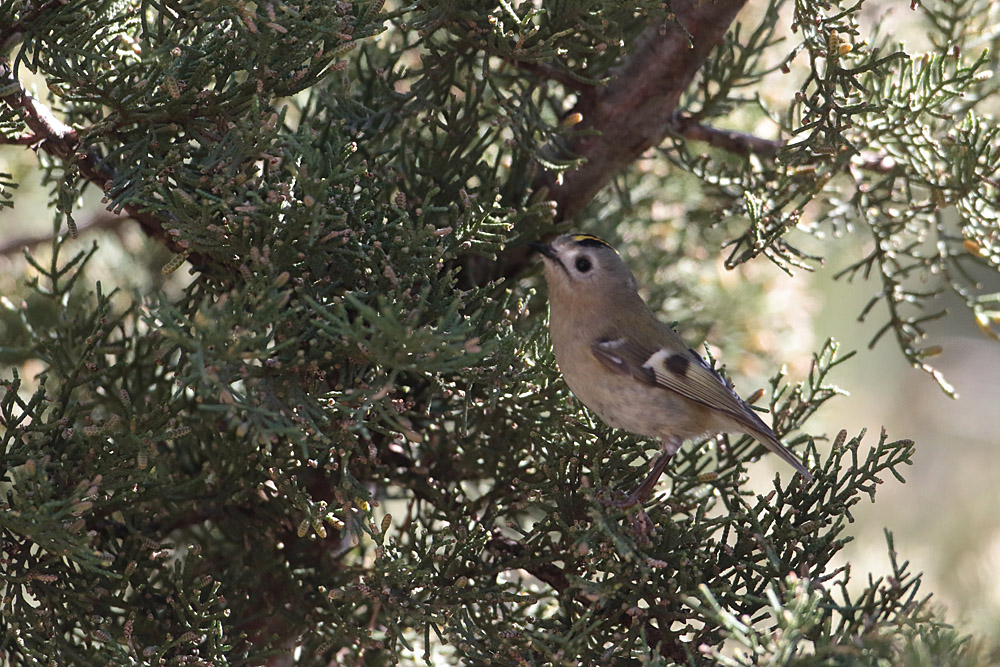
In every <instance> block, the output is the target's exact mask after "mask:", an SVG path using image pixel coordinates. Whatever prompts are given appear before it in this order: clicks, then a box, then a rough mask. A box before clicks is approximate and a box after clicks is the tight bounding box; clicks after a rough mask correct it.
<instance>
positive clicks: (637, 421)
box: [531, 234, 813, 507]
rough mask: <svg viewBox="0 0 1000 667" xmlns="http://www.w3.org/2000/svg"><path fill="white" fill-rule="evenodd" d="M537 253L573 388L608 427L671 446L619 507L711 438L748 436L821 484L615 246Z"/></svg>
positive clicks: (555, 341) (580, 242) (596, 243)
mask: <svg viewBox="0 0 1000 667" xmlns="http://www.w3.org/2000/svg"><path fill="white" fill-rule="evenodd" d="M531 247H532V249H533V250H536V251H537V252H538V253H539V254H541V256H542V259H543V261H544V265H545V280H546V282H547V283H548V287H549V331H550V333H551V336H552V347H553V350H554V351H555V355H556V363H557V364H558V365H559V370H560V371H562V374H563V377H564V378H565V379H566V384H567V385H569V388H570V389H571V390H572V391H573V393H574V394H575V395H576V397H577V398H579V399H580V401H582V402H583V404H584V405H586V406H587V407H589V408H590V409H591V410H593V411H594V412H596V413H597V414H598V416H600V418H601V419H603V420H604V421H605V422H606V423H607V424H608V425H609V426H612V427H614V428H622V429H625V430H626V431H631V432H633V433H637V434H639V435H645V436H649V437H655V438H660V440H661V442H662V443H663V451H662V454H661V455H660V457H659V458H658V459H657V460H656V462H655V463H654V464H653V467H652V470H650V473H649V475H648V476H647V477H646V479H645V480H644V481H643V482H642V484H641V485H640V486H639V487H638V488H637V489H636V490H635V491H634V492H633V493H632V494H631V495H629V496H628V497H627V498H625V499H624V500H623V501H620V502H615V503H612V504H614V505H616V506H620V507H628V506H631V505H634V504H636V503H642V502H645V501H646V500H648V499H649V497H650V495H652V492H653V488H654V487H655V486H656V482H657V480H659V478H660V475H661V474H663V471H664V469H665V468H666V467H667V463H668V462H669V461H670V458H671V457H672V456H673V455H674V454H675V453H676V452H677V450H678V449H679V448H680V446H681V444H682V443H683V442H684V441H685V440H687V439H689V438H694V437H697V436H700V435H705V434H707V433H747V434H749V435H751V436H753V437H754V438H756V439H757V440H758V441H760V442H761V443H763V445H764V446H765V447H767V448H768V449H769V450H771V451H772V452H774V453H775V454H777V455H778V456H780V457H781V458H782V459H784V460H785V461H787V462H788V463H789V464H791V466H792V467H794V468H795V470H796V471H797V472H798V473H799V474H801V475H802V476H803V477H805V478H806V479H807V480H812V478H813V476H812V474H810V472H809V471H808V470H807V469H806V467H805V466H804V465H802V463H801V462H800V461H799V460H798V458H796V456H795V455H794V454H793V453H792V452H790V451H789V450H788V449H787V448H786V447H785V446H784V445H782V444H781V443H780V442H779V441H778V438H777V436H775V434H774V431H772V430H771V429H770V428H769V427H768V426H767V425H766V424H765V423H764V422H763V421H761V420H760V418H759V417H758V416H757V414H756V413H755V412H754V411H753V410H752V409H751V408H750V406H749V405H747V403H746V402H745V401H744V400H743V399H742V398H740V397H739V396H737V395H736V393H735V392H734V391H733V390H732V389H730V387H729V385H727V384H726V382H725V381H724V380H723V379H722V377H720V376H719V374H718V373H716V372H715V371H714V370H712V368H711V367H710V366H709V365H708V364H707V363H706V362H705V360H704V359H702V358H701V357H700V356H699V355H698V353H697V352H695V351H694V350H692V349H691V348H689V347H688V346H687V345H686V344H685V343H684V341H683V340H682V339H681V337H680V336H678V335H677V333H676V332H675V331H674V330H673V329H671V328H670V327H668V326H667V325H665V324H663V323H662V322H660V321H659V320H658V319H657V318H656V315H654V314H653V311H651V310H650V309H649V306H647V305H646V302H645V301H643V300H642V297H641V296H639V293H638V291H637V290H638V284H637V282H636V279H635V276H633V275H632V272H631V271H629V269H628V267H627V266H626V265H625V262H624V261H622V258H621V257H620V256H619V255H618V252H617V251H616V250H615V249H614V248H613V247H611V246H610V245H609V244H608V243H607V242H606V241H604V240H602V239H599V238H597V237H596V236H590V235H588V234H564V235H563V236H560V237H558V238H556V239H555V240H554V241H552V243H551V244H546V243H532V244H531Z"/></svg>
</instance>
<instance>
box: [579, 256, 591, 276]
mask: <svg viewBox="0 0 1000 667" xmlns="http://www.w3.org/2000/svg"><path fill="white" fill-rule="evenodd" d="M591 266H593V265H592V264H591V263H590V260H589V259H587V258H586V257H577V258H576V270H577V271H579V272H580V273H586V272H587V271H590V267H591Z"/></svg>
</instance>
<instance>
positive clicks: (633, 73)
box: [544, 0, 746, 220]
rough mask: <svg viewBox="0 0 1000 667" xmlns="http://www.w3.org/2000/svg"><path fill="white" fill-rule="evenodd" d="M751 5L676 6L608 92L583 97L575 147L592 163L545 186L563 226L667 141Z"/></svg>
mask: <svg viewBox="0 0 1000 667" xmlns="http://www.w3.org/2000/svg"><path fill="white" fill-rule="evenodd" d="M745 2H746V0H704V1H699V0H677V1H676V2H673V3H671V9H672V10H673V11H674V14H675V16H676V20H675V21H671V22H668V23H663V24H660V25H653V26H650V27H649V28H647V29H646V30H645V31H644V32H643V33H642V35H640V36H639V38H638V39H637V40H636V44H635V47H634V49H633V51H632V54H631V56H629V58H628V59H627V60H626V61H625V62H624V63H623V64H622V65H621V66H619V67H617V68H615V69H614V70H613V71H612V72H611V74H612V81H611V83H609V84H608V85H607V86H602V87H599V88H594V89H592V93H591V94H584V95H582V96H581V98H580V101H579V103H578V104H577V105H576V108H575V109H574V111H575V112H578V113H580V114H581V115H582V116H583V122H582V124H581V127H580V129H582V130H596V133H586V134H584V135H582V136H580V138H579V139H578V140H577V141H576V143H575V145H573V146H571V150H572V151H573V152H574V153H575V154H576V155H578V156H580V157H582V158H585V159H586V163H585V164H583V165H582V166H581V167H580V168H579V169H577V170H575V171H571V172H567V173H565V174H563V175H562V178H561V179H558V178H556V176H555V175H554V174H547V175H546V177H545V181H546V182H545V183H544V184H545V185H547V186H548V188H549V193H550V196H551V198H552V199H553V200H554V201H555V202H556V204H557V206H558V213H557V216H558V218H559V219H561V220H572V219H573V217H574V216H576V214H578V213H579V212H580V211H582V210H583V208H584V207H585V206H586V205H587V204H588V203H589V202H590V201H591V199H593V198H594V195H596V194H597V192H598V191H600V189H601V188H603V187H604V186H605V185H606V184H607V183H608V181H610V180H611V178H613V177H614V176H615V175H616V174H618V173H619V172H620V171H621V170H623V169H624V168H625V167H627V166H628V165H630V164H632V163H633V162H634V161H635V160H636V159H638V158H639V156H641V155H642V154H643V153H644V152H645V151H647V150H648V149H650V148H652V147H653V146H656V145H658V144H659V143H660V142H662V141H663V139H664V137H666V135H667V133H668V132H669V128H670V121H671V119H672V118H673V116H674V111H675V110H676V108H677V104H678V102H679V101H680V98H681V95H682V94H683V93H684V91H685V90H687V89H688V87H689V86H690V85H691V82H692V81H693V80H694V77H695V76H696V75H697V73H698V71H699V70H700V69H701V67H702V65H704V64H705V60H706V59H707V58H708V55H709V53H711V51H712V49H714V48H715V46H716V45H717V44H718V43H719V42H721V41H722V38H723V37H724V36H725V34H726V30H728V29H729V24H730V23H732V21H733V19H735V18H736V14H737V13H739V11H740V9H742V8H743V5H744V3H745Z"/></svg>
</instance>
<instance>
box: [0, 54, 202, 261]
mask: <svg viewBox="0 0 1000 667" xmlns="http://www.w3.org/2000/svg"><path fill="white" fill-rule="evenodd" d="M0 89H2V90H5V91H8V92H7V93H6V94H4V95H0V102H3V103H4V104H5V105H7V106H9V107H10V108H11V109H15V110H20V111H21V114H20V115H21V118H22V119H23V120H24V124H25V125H27V127H28V129H29V130H31V132H32V135H29V136H27V137H24V136H22V137H17V138H16V139H15V141H14V143H19V144H31V145H33V146H35V147H36V149H41V150H43V151H45V152H46V153H48V154H49V155H52V156H55V157H57V158H59V159H61V160H64V161H67V162H75V163H76V165H77V167H78V168H79V169H80V174H81V175H82V176H83V177H84V178H86V179H87V180H88V181H90V182H91V183H94V184H95V185H97V186H98V187H99V188H101V190H105V189H106V184H108V183H109V182H110V181H112V180H113V179H114V178H115V171H114V168H113V167H112V166H111V165H109V164H108V163H107V162H105V161H104V160H103V159H102V158H101V156H100V155H99V154H98V153H97V151H96V150H93V149H85V148H84V147H83V146H81V145H80V137H79V135H78V134H77V132H76V130H75V129H73V128H72V127H70V126H69V125H66V124H65V123H63V122H62V121H61V120H59V119H58V118H56V117H55V115H54V114H53V113H52V112H51V111H50V110H49V108H48V107H47V106H45V105H44V104H42V103H41V102H39V101H38V100H37V99H35V98H34V97H33V96H32V95H31V94H30V93H29V92H28V91H26V90H25V89H24V86H22V85H21V83H20V81H18V80H17V79H15V78H14V75H13V71H12V70H11V68H10V64H9V62H8V61H7V60H6V59H0ZM124 210H125V213H126V214H127V215H128V217H130V218H132V219H134V220H135V221H136V222H138V223H139V225H140V226H141V227H142V229H143V230H144V231H145V232H146V234H148V235H149V236H151V237H153V238H155V239H158V240H159V241H161V242H162V243H163V244H164V245H165V246H167V248H169V249H170V250H171V251H173V252H175V253H178V254H180V253H187V252H188V250H187V248H186V247H185V245H184V244H182V243H180V242H178V241H177V240H176V239H175V238H174V237H173V236H171V235H170V234H168V233H167V231H166V230H165V229H164V228H163V222H164V221H163V220H162V219H161V218H160V216H158V215H156V214H154V213H151V212H149V211H146V210H143V209H142V208H140V207H138V206H133V205H130V204H126V205H125V207H124ZM187 259H188V261H189V262H190V263H191V264H192V265H193V266H195V267H196V268H198V269H199V270H205V269H206V268H208V267H210V266H214V265H215V264H216V263H215V262H213V261H212V260H211V258H209V257H208V256H206V255H204V254H202V253H188V255H187Z"/></svg>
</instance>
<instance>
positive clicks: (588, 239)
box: [572, 234, 617, 252]
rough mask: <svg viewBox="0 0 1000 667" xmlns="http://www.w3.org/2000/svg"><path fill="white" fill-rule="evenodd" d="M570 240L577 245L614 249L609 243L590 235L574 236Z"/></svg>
mask: <svg viewBox="0 0 1000 667" xmlns="http://www.w3.org/2000/svg"><path fill="white" fill-rule="evenodd" d="M572 239H573V242H574V243H579V244H581V245H602V246H604V247H606V248H611V249H612V250H614V247H613V246H612V245H611V244H610V243H608V242H607V241H605V240H604V239H602V238H600V237H597V236H594V235H592V234H574V235H573V236H572ZM615 252H617V251H615Z"/></svg>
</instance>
